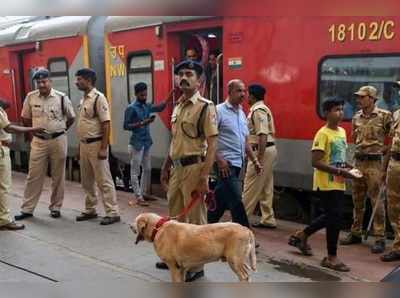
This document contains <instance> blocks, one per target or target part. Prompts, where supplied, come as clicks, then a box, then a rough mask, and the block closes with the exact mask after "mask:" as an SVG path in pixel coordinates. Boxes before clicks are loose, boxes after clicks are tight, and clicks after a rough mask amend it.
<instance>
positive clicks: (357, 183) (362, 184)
mask: <svg viewBox="0 0 400 298" xmlns="http://www.w3.org/2000/svg"><path fill="white" fill-rule="evenodd" d="M355 167H356V168H357V169H359V170H360V171H361V172H362V173H363V178H361V179H354V180H352V195H353V204H354V209H353V225H352V226H351V233H352V234H353V235H356V236H359V237H361V230H362V224H363V218H364V210H365V200H366V198H367V196H368V197H369V198H370V200H371V205H372V207H374V206H375V204H376V200H380V198H379V188H380V185H381V177H382V163H381V161H374V160H372V161H368V160H366V161H359V160H356V164H355ZM378 204H379V205H378V209H377V210H376V213H375V218H374V223H373V235H374V236H376V237H378V238H380V239H382V238H384V237H385V206H384V205H383V203H382V202H380V203H378Z"/></svg>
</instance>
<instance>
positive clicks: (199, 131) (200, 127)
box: [197, 103, 208, 137]
mask: <svg viewBox="0 0 400 298" xmlns="http://www.w3.org/2000/svg"><path fill="white" fill-rule="evenodd" d="M207 107H208V103H205V104H204V105H203V107H202V108H201V111H200V116H199V120H197V137H200V136H201V135H202V134H203V133H204V131H203V125H202V124H204V114H205V112H206V110H207Z"/></svg>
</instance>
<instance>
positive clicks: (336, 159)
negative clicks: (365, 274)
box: [289, 98, 355, 271]
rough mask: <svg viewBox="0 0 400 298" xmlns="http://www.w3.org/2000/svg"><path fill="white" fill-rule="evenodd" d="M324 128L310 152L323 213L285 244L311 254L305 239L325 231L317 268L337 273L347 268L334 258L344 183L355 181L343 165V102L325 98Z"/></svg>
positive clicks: (307, 254)
mask: <svg viewBox="0 0 400 298" xmlns="http://www.w3.org/2000/svg"><path fill="white" fill-rule="evenodd" d="M323 110H324V113H325V115H326V125H325V126H323V127H322V128H321V129H320V130H319V131H318V132H317V134H316V135H315V138H314V141H313V146H312V149H311V154H312V166H313V167H314V185H313V189H314V191H317V194H318V196H319V197H320V200H321V204H322V207H323V209H324V212H323V214H322V215H320V216H319V217H318V218H316V219H314V220H313V222H312V223H311V224H310V225H309V226H308V227H306V228H305V229H304V230H302V231H298V232H296V233H295V234H294V235H292V236H290V238H289V245H292V246H295V247H296V248H298V249H299V250H300V252H301V253H302V254H303V255H306V256H310V255H312V250H311V247H310V246H309V244H308V243H307V239H308V238H309V237H310V236H311V235H312V234H314V233H315V232H317V231H319V230H321V229H323V228H326V240H327V248H328V255H327V257H325V258H324V259H323V260H322V262H321V266H323V267H327V268H330V269H333V270H337V271H350V268H349V267H347V266H346V265H345V264H344V263H342V262H341V261H340V260H339V259H338V257H337V254H336V252H337V243H338V239H339V232H340V227H341V217H342V213H343V202H344V191H345V187H346V186H345V181H344V178H351V179H352V178H355V176H354V175H353V174H352V172H350V168H351V166H350V165H349V164H347V163H346V147H347V143H346V132H345V130H344V129H343V128H341V127H340V126H339V123H340V121H342V119H343V101H341V100H339V99H336V98H329V99H327V100H326V101H325V102H324V104H323Z"/></svg>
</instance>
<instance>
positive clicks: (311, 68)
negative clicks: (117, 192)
mask: <svg viewBox="0 0 400 298" xmlns="http://www.w3.org/2000/svg"><path fill="white" fill-rule="evenodd" d="M399 26H400V18H399V17H203V18H190V17H165V18H161V17H160V18H158V17H150V18H149V17H147V18H146V17H109V18H108V19H107V21H106V39H105V48H106V59H105V60H106V82H107V83H108V84H107V88H106V89H107V95H108V97H109V98H110V99H112V107H113V136H114V144H113V147H116V148H118V150H114V153H115V154H116V155H117V156H118V157H119V158H120V159H123V160H126V158H127V154H126V147H127V143H128V133H126V132H122V119H121V115H122V113H123V110H124V109H125V107H126V106H127V104H128V102H129V100H130V99H131V98H132V96H133V94H132V89H133V84H134V83H136V82H138V81H146V82H147V83H148V84H149V85H150V86H151V88H150V89H151V92H150V94H151V95H150V97H151V100H153V101H154V102H157V101H159V100H162V99H163V98H165V96H166V95H167V94H168V91H169V90H170V88H171V86H172V85H173V81H174V80H173V74H172V69H173V65H174V63H176V62H177V61H180V60H181V59H182V58H183V56H184V49H185V48H186V47H187V46H188V45H190V44H192V45H193V44H194V45H195V46H197V48H198V50H199V52H200V53H201V54H206V53H207V52H208V51H209V50H212V49H215V48H218V49H219V50H221V51H222V52H223V60H222V69H223V72H222V73H223V75H222V78H223V84H224V86H225V85H226V83H227V82H228V81H229V80H230V79H234V78H240V79H242V80H243V81H244V82H245V83H247V84H249V83H253V82H259V83H261V84H264V85H265V86H266V88H267V90H268V91H267V103H268V105H269V106H270V107H271V110H272V112H273V114H274V117H275V122H276V129H277V147H278V152H279V158H278V164H277V166H276V170H275V176H276V185H278V186H282V187H290V188H299V189H304V190H309V189H310V188H311V185H312V184H311V174H312V168H311V162H310V154H309V151H310V146H311V139H312V137H313V136H314V134H315V132H316V131H317V129H318V128H319V127H321V125H323V119H322V115H321V103H322V102H323V100H324V98H326V97H328V96H331V95H338V96H340V97H342V98H343V99H344V100H345V101H346V106H345V112H346V117H347V118H348V119H349V118H351V116H352V114H353V113H354V111H355V102H354V96H353V92H354V91H355V90H357V89H358V87H360V86H362V85H365V84H372V85H375V86H376V87H377V88H378V90H379V91H380V97H382V98H385V99H393V100H399V97H398V92H397V90H396V89H393V87H392V82H393V81H394V80H395V79H397V78H399V77H400V53H399V52H400V51H399V38H400V36H399V34H400V32H399ZM224 89H226V88H224ZM224 96H226V90H224ZM223 98H224V97H223V96H221V97H220V98H219V100H220V101H221V100H223ZM245 108H246V109H247V107H245ZM169 115H170V111H167V112H164V113H163V114H162V115H161V117H160V121H159V122H158V123H156V125H155V126H154V127H153V135H154V139H155V146H154V148H153V152H152V153H153V160H154V161H155V165H156V166H158V167H159V166H160V163H161V160H162V158H163V157H165V155H166V152H167V144H168V138H169V134H168V133H167V129H168V127H169ZM116 121H118V123H116ZM343 126H344V127H345V128H346V129H347V132H348V134H349V136H350V131H349V128H350V125H349V122H347V123H344V124H343ZM121 132H122V133H121ZM349 151H350V152H349V153H350V156H351V148H350V150H349ZM123 152H124V154H121V155H119V153H123Z"/></svg>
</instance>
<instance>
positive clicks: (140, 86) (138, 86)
mask: <svg viewBox="0 0 400 298" xmlns="http://www.w3.org/2000/svg"><path fill="white" fill-rule="evenodd" d="M134 88H135V94H138V93H139V92H142V91H144V90H147V85H146V83H143V82H139V83H137V84H135V87H134Z"/></svg>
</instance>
